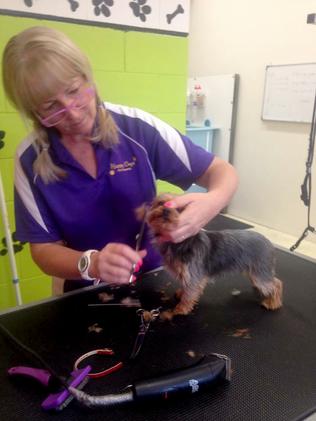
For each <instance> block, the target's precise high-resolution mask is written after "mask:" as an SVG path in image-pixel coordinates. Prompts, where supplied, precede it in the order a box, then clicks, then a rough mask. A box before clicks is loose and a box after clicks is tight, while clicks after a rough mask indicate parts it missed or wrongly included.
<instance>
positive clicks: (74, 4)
mask: <svg viewBox="0 0 316 421" xmlns="http://www.w3.org/2000/svg"><path fill="white" fill-rule="evenodd" d="M68 3H69V6H70V9H71V11H72V12H75V11H76V10H77V9H78V7H79V3H78V2H77V1H75V0H68Z"/></svg>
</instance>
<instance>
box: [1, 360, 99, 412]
mask: <svg viewBox="0 0 316 421" xmlns="http://www.w3.org/2000/svg"><path fill="white" fill-rule="evenodd" d="M90 371H91V366H90V365H87V366H86V367H85V368H81V369H78V370H74V371H72V372H71V375H70V378H69V379H68V380H67V384H68V386H69V387H70V386H71V387H75V388H77V389H82V388H83V386H84V385H85V384H86V383H87V382H88V374H89V373H90ZM8 374H9V375H10V376H25V377H31V378H33V379H35V380H37V381H38V382H39V383H41V384H42V385H44V386H45V387H48V388H50V387H52V383H53V382H52V380H53V377H52V375H51V374H50V373H49V372H48V371H47V370H42V369H40V368H33V367H25V366H18V367H12V368H10V369H9V370H8ZM72 399H73V396H72V395H71V394H70V393H69V392H68V390H67V389H65V388H63V389H62V390H60V391H59V392H56V393H51V394H50V395H48V397H47V398H46V399H45V400H44V401H43V402H42V404H41V407H42V409H44V410H45V411H61V410H62V409H63V408H64V407H65V406H67V405H68V403H69V402H70V401H71V400H72Z"/></svg>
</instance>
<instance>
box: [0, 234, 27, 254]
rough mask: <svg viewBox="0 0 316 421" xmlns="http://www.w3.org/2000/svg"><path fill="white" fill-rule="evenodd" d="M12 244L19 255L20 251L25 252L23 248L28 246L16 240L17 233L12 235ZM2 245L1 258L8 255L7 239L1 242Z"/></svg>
mask: <svg viewBox="0 0 316 421" xmlns="http://www.w3.org/2000/svg"><path fill="white" fill-rule="evenodd" d="M11 237H12V242H13V250H14V253H18V252H19V251H22V250H23V246H24V245H25V244H26V243H25V242H23V241H19V240H17V239H16V236H15V232H13V233H12V236H11ZM1 243H2V249H1V250H0V256H5V255H6V254H7V253H8V246H7V240H6V238H5V237H3V238H2V240H1Z"/></svg>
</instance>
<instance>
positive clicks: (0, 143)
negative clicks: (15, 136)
mask: <svg viewBox="0 0 316 421" xmlns="http://www.w3.org/2000/svg"><path fill="white" fill-rule="evenodd" d="M4 137H5V131H3V130H0V149H2V148H3V147H4V141H3V139H4Z"/></svg>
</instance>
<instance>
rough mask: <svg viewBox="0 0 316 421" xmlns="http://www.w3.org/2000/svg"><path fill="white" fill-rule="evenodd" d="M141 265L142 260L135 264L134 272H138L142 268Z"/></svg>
mask: <svg viewBox="0 0 316 421" xmlns="http://www.w3.org/2000/svg"><path fill="white" fill-rule="evenodd" d="M142 264H143V259H140V260H139V261H138V262H137V263H136V266H135V272H138V271H139V269H140V268H141V267H142Z"/></svg>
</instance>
